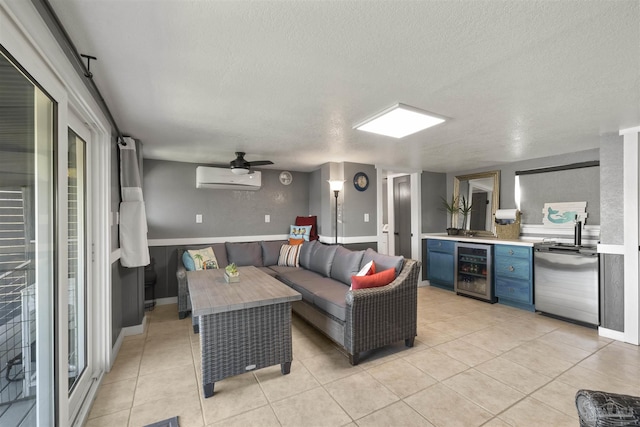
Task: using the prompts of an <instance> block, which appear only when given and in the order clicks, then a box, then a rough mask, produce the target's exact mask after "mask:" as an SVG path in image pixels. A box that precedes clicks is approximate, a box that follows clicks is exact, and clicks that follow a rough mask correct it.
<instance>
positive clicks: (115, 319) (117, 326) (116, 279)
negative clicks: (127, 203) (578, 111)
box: [110, 138, 122, 346]
mask: <svg viewBox="0 0 640 427" xmlns="http://www.w3.org/2000/svg"><path fill="white" fill-rule="evenodd" d="M118 171H119V168H118V146H117V144H116V142H115V138H114V139H113V140H112V142H111V183H110V184H111V198H110V199H111V207H110V210H111V213H112V215H114V217H113V222H112V223H111V233H110V234H111V251H115V250H116V249H118V247H119V246H120V245H119V239H118V225H117V224H116V221H115V212H118V210H119V206H120V184H119V183H120V174H119V172H118ZM119 265H120V262H119V261H115V262H114V263H113V264H111V345H112V346H113V345H114V344H115V343H116V340H117V339H118V336H119V335H120V332H121V331H122V280H120V269H119Z"/></svg>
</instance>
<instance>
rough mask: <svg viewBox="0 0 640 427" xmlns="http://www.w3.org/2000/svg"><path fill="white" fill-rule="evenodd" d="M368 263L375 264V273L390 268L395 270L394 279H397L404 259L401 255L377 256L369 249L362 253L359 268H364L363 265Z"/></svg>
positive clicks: (376, 253) (377, 254)
mask: <svg viewBox="0 0 640 427" xmlns="http://www.w3.org/2000/svg"><path fill="white" fill-rule="evenodd" d="M369 261H373V262H374V263H375V264H376V273H379V272H381V271H384V270H388V269H390V268H391V267H393V268H395V269H396V277H398V274H400V270H402V266H403V265H404V257H403V256H402V255H399V256H391V255H383V254H379V253H378V252H376V251H374V250H373V249H371V248H369V249H367V250H366V251H364V256H363V257H362V261H361V262H360V267H361V268H362V267H364V265H365V264H366V263H368V262H369Z"/></svg>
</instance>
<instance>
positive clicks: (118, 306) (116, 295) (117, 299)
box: [111, 261, 122, 346]
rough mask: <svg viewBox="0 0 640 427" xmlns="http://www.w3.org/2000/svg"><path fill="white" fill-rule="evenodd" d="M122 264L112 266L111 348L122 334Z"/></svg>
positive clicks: (117, 263) (115, 263)
mask: <svg viewBox="0 0 640 427" xmlns="http://www.w3.org/2000/svg"><path fill="white" fill-rule="evenodd" d="M119 267H120V262H119V261H116V262H114V263H113V264H111V346H113V345H115V343H116V340H117V339H118V336H119V335H120V332H122V280H120V269H119Z"/></svg>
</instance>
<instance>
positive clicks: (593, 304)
mask: <svg viewBox="0 0 640 427" xmlns="http://www.w3.org/2000/svg"><path fill="white" fill-rule="evenodd" d="M598 272H599V257H598V253H597V251H596V248H595V246H576V245H568V244H562V243H541V244H537V245H535V246H534V278H535V279H534V304H535V308H536V311H540V312H542V313H546V314H549V315H552V316H556V317H560V318H563V319H567V320H572V321H575V322H579V323H582V324H586V325H590V326H597V325H599V324H600V316H599V310H598V308H599V304H598V299H599V287H598V279H599V273H598Z"/></svg>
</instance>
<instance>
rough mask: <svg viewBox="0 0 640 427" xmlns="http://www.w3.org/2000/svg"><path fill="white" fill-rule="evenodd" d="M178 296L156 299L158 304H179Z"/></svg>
mask: <svg viewBox="0 0 640 427" xmlns="http://www.w3.org/2000/svg"><path fill="white" fill-rule="evenodd" d="M177 303H178V297H167V298H158V299H156V305H169V304H177Z"/></svg>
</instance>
